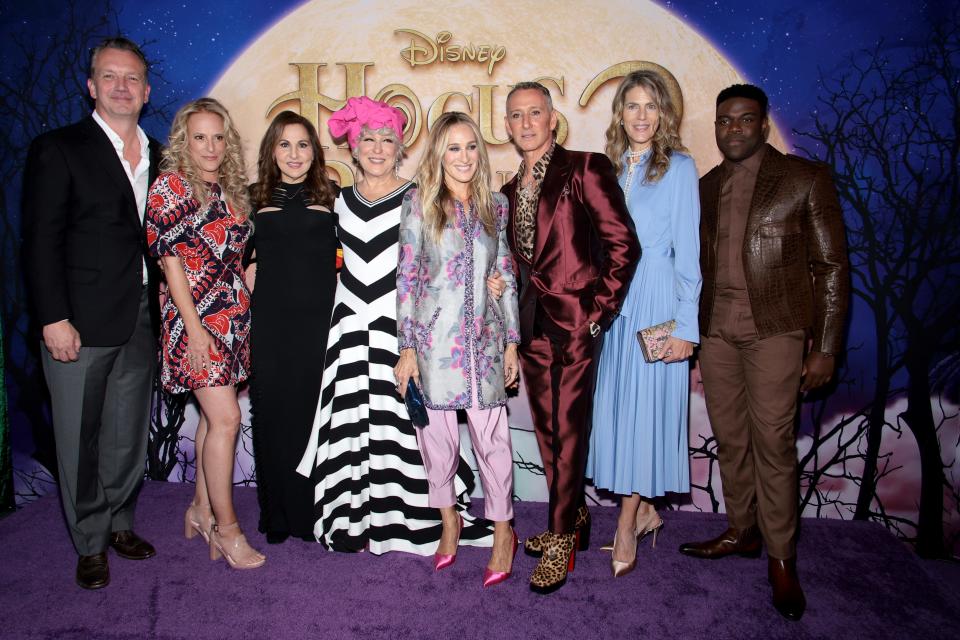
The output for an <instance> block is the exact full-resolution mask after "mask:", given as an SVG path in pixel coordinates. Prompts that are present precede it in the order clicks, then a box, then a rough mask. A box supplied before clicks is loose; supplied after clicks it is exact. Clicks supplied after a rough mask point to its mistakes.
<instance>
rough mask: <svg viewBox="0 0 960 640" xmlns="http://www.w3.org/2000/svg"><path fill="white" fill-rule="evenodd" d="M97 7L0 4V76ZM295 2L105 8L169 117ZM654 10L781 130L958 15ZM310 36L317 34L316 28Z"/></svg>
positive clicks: (795, 0) (925, 7)
mask: <svg viewBox="0 0 960 640" xmlns="http://www.w3.org/2000/svg"><path fill="white" fill-rule="evenodd" d="M518 1H520V2H523V1H527V0H518ZM540 1H542V0H540ZM600 1H602V0H600ZM104 4H105V2H104V0H86V1H82V0H78V1H75V2H74V3H73V4H72V5H71V3H69V2H68V1H67V0H59V1H58V2H43V1H41V2H37V1H17V2H12V1H11V0H0V27H2V33H3V36H4V37H3V38H0V53H2V54H3V60H4V62H3V63H2V66H0V73H2V75H3V78H0V79H6V78H11V77H15V76H16V75H18V74H21V73H22V69H20V68H14V66H13V65H12V64H10V63H9V62H8V61H10V60H18V59H20V58H19V56H16V55H14V54H15V52H14V51H13V50H12V47H14V46H15V45H14V40H15V38H14V37H11V36H20V37H24V36H26V37H28V38H30V37H33V38H40V39H41V40H42V39H43V38H44V37H46V35H45V34H48V33H52V32H54V31H55V30H60V31H62V28H63V27H62V23H63V21H64V20H65V19H66V17H67V16H69V15H70V7H71V6H73V7H74V9H75V11H79V12H81V13H83V12H89V14H90V15H99V13H101V12H102V9H103V6H104ZM300 4H301V1H300V0H251V1H249V2H241V1H238V0H234V1H233V2H229V3H227V2H223V0H177V1H175V2H174V1H163V0H157V1H155V2H143V1H135V0H112V3H111V5H112V7H113V8H114V9H115V10H116V11H117V14H118V22H119V26H120V29H121V30H122V31H123V32H125V33H126V35H128V36H129V37H131V38H133V39H134V40H137V41H139V42H147V43H149V44H148V45H147V53H148V56H149V57H151V59H153V60H154V61H155V70H156V73H155V75H154V78H153V85H154V89H153V90H154V95H153V99H154V102H155V103H161V104H162V103H168V104H170V105H172V107H173V108H172V109H171V110H170V113H171V115H172V113H173V110H174V109H175V108H176V107H177V106H179V105H180V104H182V103H184V102H186V101H187V100H189V99H192V98H194V97H197V96H199V95H202V94H203V93H204V92H205V91H206V90H207V89H209V88H210V86H211V85H212V84H213V82H214V81H215V80H216V79H217V78H218V77H219V76H220V74H221V73H222V72H223V71H224V70H225V69H226V67H227V66H228V65H229V64H230V62H231V60H232V59H233V58H234V57H235V56H236V55H238V54H239V53H240V52H242V51H243V50H244V49H246V47H247V46H248V45H249V44H250V43H251V42H252V41H253V40H254V39H255V38H256V37H257V36H258V35H259V34H260V33H262V32H263V31H265V30H266V29H268V28H269V27H270V26H271V25H272V24H273V23H275V22H276V21H277V20H279V19H280V18H281V17H283V16H284V15H285V14H287V13H288V12H289V11H291V10H292V9H294V8H296V7H297V6H299V5H300ZM661 4H662V5H663V6H664V7H666V8H667V9H668V10H670V11H672V12H673V13H674V14H675V15H677V16H678V17H680V18H681V19H683V20H684V21H685V22H687V23H688V24H690V25H691V26H693V27H694V28H696V29H697V30H698V31H699V32H700V33H701V34H703V35H704V36H705V37H706V38H708V39H709V40H710V41H711V42H713V43H714V44H715V45H716V46H717V47H718V48H719V49H720V50H721V51H722V52H723V54H724V55H725V56H727V58H728V59H729V60H730V61H731V62H732V63H733V64H734V65H735V66H736V67H737V68H738V69H739V70H740V71H741V73H742V74H743V75H744V76H745V77H746V79H747V80H748V81H749V82H753V83H755V84H759V85H761V86H762V87H764V88H765V89H766V90H767V92H768V93H769V95H770V99H771V109H772V112H773V115H774V117H775V118H776V120H777V123H778V124H779V125H780V126H781V128H782V130H783V131H784V132H785V133H788V134H789V132H790V131H792V130H795V129H798V130H805V129H808V128H809V127H810V124H811V118H810V116H811V113H812V112H813V111H814V110H815V109H816V108H817V96H818V95H819V94H820V73H821V72H822V73H823V74H824V75H825V76H826V77H828V78H829V77H835V76H836V75H837V74H839V73H842V72H843V70H844V67H846V65H847V63H848V60H849V57H850V55H851V54H853V53H855V52H857V51H860V50H863V49H870V48H873V47H875V46H876V45H877V44H878V43H879V42H881V41H882V43H883V48H884V52H885V54H886V55H888V56H889V57H891V58H893V59H894V60H897V61H898V62H903V61H904V59H905V58H906V56H909V55H911V52H912V51H913V50H915V48H916V47H917V46H918V45H920V44H922V43H923V42H925V40H926V39H927V37H928V34H929V33H930V30H931V25H935V24H937V23H939V22H941V21H942V19H943V18H944V17H946V16H947V15H950V14H951V13H956V12H957V11H958V3H957V2H949V1H946V0H939V1H936V2H909V1H896V0H872V1H870V0H850V1H847V2H832V1H826V0H767V1H758V0H743V1H741V2H736V3H734V2H726V1H724V2H721V1H719V0H717V1H710V0H708V1H703V0H669V1H663V2H661ZM225 7H229V9H228V10H224V9H225ZM329 28H331V29H334V28H336V25H330V26H329ZM638 35H639V34H638ZM317 37H318V38H322V37H323V30H322V29H319V30H318V31H317ZM84 63H85V61H82V62H78V64H81V65H82V64H84ZM143 124H144V127H145V128H146V129H147V130H148V132H150V133H151V134H153V135H154V136H155V137H157V138H159V139H161V140H162V139H165V138H166V134H167V127H168V123H167V122H165V121H164V120H162V119H160V118H156V117H147V118H145V119H144V121H143ZM4 126H11V125H10V124H7V123H4ZM13 126H15V125H13ZM793 141H794V142H795V141H796V138H793ZM868 317H869V316H868V315H861V314H860V313H858V312H856V311H855V313H854V326H855V330H854V331H853V332H852V335H851V340H850V346H851V347H853V348H854V350H853V352H851V353H850V361H851V364H852V365H853V366H854V368H855V369H858V370H859V371H860V372H861V374H860V375H862V376H863V377H864V378H867V379H869V378H871V377H872V374H871V373H870V372H871V367H872V363H871V357H872V356H871V354H870V353H869V352H868V351H872V349H870V348H869V347H868V349H867V350H864V351H859V352H857V350H856V346H857V345H858V344H860V345H864V346H867V345H871V344H872V337H871V336H869V335H866V334H868V333H869V331H870V323H869V320H867V322H864V323H863V324H861V323H860V322H858V321H857V319H858V318H864V319H865V318H868ZM854 362H856V364H854ZM857 377H858V378H860V376H857Z"/></svg>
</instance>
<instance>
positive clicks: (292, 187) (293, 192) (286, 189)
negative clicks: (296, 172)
mask: <svg viewBox="0 0 960 640" xmlns="http://www.w3.org/2000/svg"><path fill="white" fill-rule="evenodd" d="M303 185H304V183H303V182H298V183H296V184H290V183H287V182H281V183H280V184H279V185H277V186H278V187H279V189H278V191H280V193H281V194H282V195H283V197H284V198H286V199H287V200H292V199H293V198H294V197H296V196H297V194H299V193H300V192H301V191H303Z"/></svg>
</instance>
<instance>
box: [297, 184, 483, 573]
mask: <svg viewBox="0 0 960 640" xmlns="http://www.w3.org/2000/svg"><path fill="white" fill-rule="evenodd" d="M411 187H412V184H407V185H404V186H403V187H401V188H400V189H398V190H397V191H394V192H393V193H391V194H389V195H387V196H384V197H383V198H381V199H379V200H377V201H376V202H369V201H367V200H365V199H364V198H363V196H361V195H360V194H359V193H358V192H357V190H356V189H355V188H353V187H351V188H348V189H344V190H343V191H342V192H341V194H340V197H339V198H337V201H336V205H335V211H336V213H337V216H338V235H339V237H340V243H341V245H342V246H343V270H342V271H341V272H340V283H339V284H338V286H337V292H336V297H335V299H334V303H333V317H332V319H331V327H330V336H329V338H328V342H327V345H328V346H327V357H326V363H325V369H324V372H323V382H322V390H321V393H320V401H319V406H318V408H317V414H316V417H315V418H314V422H313V431H312V433H311V435H310V441H309V443H308V446H307V450H306V452H305V453H304V455H303V459H302V461H301V462H300V465H299V467H298V469H297V470H298V471H299V472H300V473H302V474H303V475H309V476H310V477H311V478H312V479H313V480H314V481H315V483H316V484H315V491H314V505H315V506H314V514H315V516H316V523H315V525H314V529H313V533H314V535H315V536H316V538H317V541H318V542H320V543H321V544H323V545H324V546H325V547H327V548H328V549H334V550H337V551H356V550H361V549H364V548H367V549H369V550H370V551H371V552H372V553H376V554H380V553H386V552H387V551H406V552H410V553H416V554H420V555H429V554H432V553H434V552H435V551H436V548H437V543H438V542H439V539H440V532H441V525H440V514H439V511H437V510H436V509H433V508H430V507H429V506H428V505H427V480H426V473H425V471H424V468H423V461H422V458H421V456H420V451H419V449H418V448H417V440H416V436H415V435H414V428H415V427H414V426H413V425H412V424H411V423H410V420H409V417H408V416H407V410H406V407H405V406H404V404H403V400H402V398H401V397H400V395H399V394H398V393H397V391H396V380H395V378H394V376H393V367H394V365H395V364H396V363H397V360H398V357H399V356H398V349H397V290H396V270H397V243H398V237H399V226H400V205H401V202H402V200H403V195H404V193H406V191H407V190H408V189H409V188H411ZM473 484H474V479H473V472H472V471H471V469H470V467H469V465H468V464H467V463H466V462H465V461H464V460H463V458H462V457H461V460H460V468H459V470H458V472H457V479H456V490H457V495H458V501H457V502H458V504H457V509H458V510H459V511H461V512H462V513H463V516H464V521H465V527H464V529H463V533H462V534H461V537H460V543H461V544H466V545H474V546H490V545H491V544H492V542H493V537H492V527H491V524H490V523H489V522H488V521H486V520H482V519H479V518H473V517H471V516H470V515H469V514H467V513H466V505H467V502H469V494H470V492H471V491H472V490H473Z"/></svg>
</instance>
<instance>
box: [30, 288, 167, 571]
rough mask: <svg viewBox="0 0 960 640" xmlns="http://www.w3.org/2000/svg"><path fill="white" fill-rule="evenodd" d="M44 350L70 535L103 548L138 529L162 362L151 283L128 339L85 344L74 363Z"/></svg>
mask: <svg viewBox="0 0 960 640" xmlns="http://www.w3.org/2000/svg"><path fill="white" fill-rule="evenodd" d="M40 353H41V358H42V362H43V373H44V377H45V378H46V381H47V387H48V388H49V389H50V398H51V403H52V407H53V432H54V437H55V439H56V445H57V465H58V467H59V470H60V498H61V500H62V502H63V511H64V515H65V516H66V520H67V527H68V529H69V530H70V537H71V538H72V539H73V545H74V547H76V550H77V553H79V554H80V555H93V554H96V553H101V552H103V551H106V549H107V546H108V545H109V542H110V534H111V532H113V531H123V530H125V529H131V528H133V511H134V507H135V505H136V501H137V494H138V493H139V492H140V486H141V484H142V483H143V474H144V466H145V460H146V453H147V435H148V434H149V430H150V395H151V390H152V384H153V375H154V370H155V368H156V366H157V365H156V363H157V343H156V338H155V337H154V335H153V331H152V330H151V327H150V309H149V306H148V304H147V289H146V287H144V289H143V291H142V293H141V294H140V310H139V313H138V315H137V324H136V327H135V328H134V331H133V334H132V335H131V336H130V339H129V340H128V341H127V342H126V343H124V344H121V345H118V346H115V347H83V346H81V347H80V357H79V359H78V360H77V361H76V362H58V361H56V360H54V359H53V357H52V356H51V355H50V352H49V351H47V348H46V347H45V346H44V345H42V344H41V345H40Z"/></svg>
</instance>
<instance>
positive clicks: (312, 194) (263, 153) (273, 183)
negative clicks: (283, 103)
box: [250, 111, 334, 210]
mask: <svg viewBox="0 0 960 640" xmlns="http://www.w3.org/2000/svg"><path fill="white" fill-rule="evenodd" d="M295 124H299V125H300V126H302V127H303V128H304V129H305V130H306V131H307V139H308V140H309V141H310V148H311V149H313V162H311V163H310V168H309V169H307V175H306V177H305V178H304V181H303V190H304V192H305V195H306V196H307V198H308V200H309V201H310V202H311V203H312V204H317V205H322V206H325V207H327V208H328V209H331V210H332V209H333V200H334V189H333V185H332V184H331V183H330V179H329V178H328V177H327V171H326V165H325V163H324V159H323V147H322V146H321V145H320V137H319V136H318V135H317V130H316V128H315V127H314V126H313V124H312V123H311V122H310V121H309V120H307V119H306V118H304V117H303V116H301V115H300V114H297V113H294V112H293V111H281V112H280V113H278V114H277V116H276V117H275V118H274V119H273V122H271V123H270V126H268V127H267V131H266V133H264V134H263V140H261V141H260V154H259V156H258V157H257V183H256V184H254V185H253V186H252V187H251V188H250V191H251V195H252V199H253V204H254V206H255V207H256V208H258V209H259V208H261V207H265V206H267V205H268V204H270V197H271V196H272V195H273V191H274V189H276V187H277V184H279V183H280V182H281V180H282V177H281V175H280V167H279V166H278V165H277V159H276V155H275V153H276V149H277V145H278V144H279V143H280V138H281V137H282V136H283V130H284V129H285V128H286V127H288V126H290V125H295Z"/></svg>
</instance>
